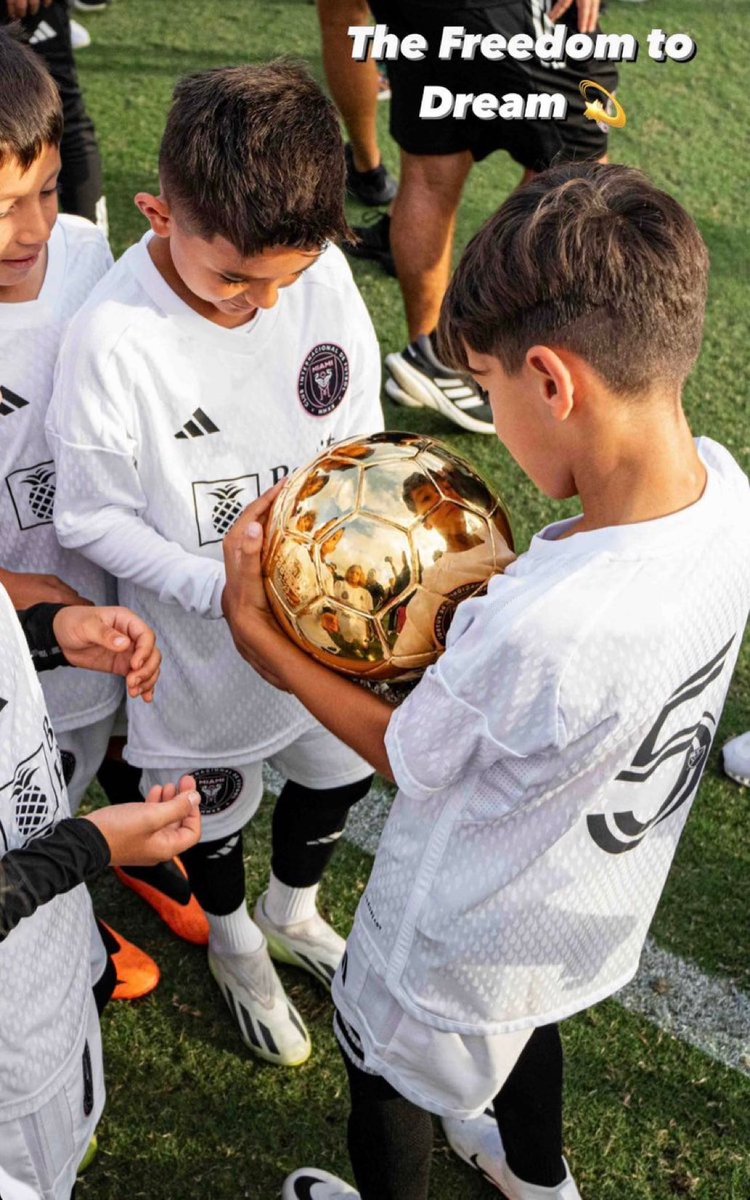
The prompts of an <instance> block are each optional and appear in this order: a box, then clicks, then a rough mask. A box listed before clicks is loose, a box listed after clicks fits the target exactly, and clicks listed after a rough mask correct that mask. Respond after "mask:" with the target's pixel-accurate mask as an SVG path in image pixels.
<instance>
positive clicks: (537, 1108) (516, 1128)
mask: <svg viewBox="0 0 750 1200" xmlns="http://www.w3.org/2000/svg"><path fill="white" fill-rule="evenodd" d="M562 1104H563V1052H562V1043H561V1041H560V1030H559V1029H558V1027H557V1025H541V1026H540V1027H539V1028H538V1029H535V1030H534V1032H533V1033H532V1035H531V1037H530V1038H529V1040H528V1042H527V1043H526V1045H525V1046H524V1048H523V1050H522V1052H521V1054H520V1056H519V1059H518V1062H517V1063H516V1065H515V1067H514V1068H513V1070H512V1071H511V1073H510V1075H509V1076H508V1078H507V1080H506V1081H505V1084H504V1086H503V1087H502V1088H501V1090H500V1091H499V1092H498V1094H497V1096H496V1097H495V1102H494V1109H495V1118H496V1120H497V1124H498V1128H499V1129H500V1136H501V1138H502V1139H503V1147H504V1149H505V1156H506V1158H507V1160H508V1166H509V1167H510V1169H511V1171H513V1173H514V1174H515V1175H517V1176H518V1178H519V1179H523V1180H524V1181H525V1182H526V1183H534V1184H536V1185H537V1187H555V1186H556V1185H557V1184H558V1183H562V1181H563V1179H564V1178H565V1164H564V1163H563V1158H562Z"/></svg>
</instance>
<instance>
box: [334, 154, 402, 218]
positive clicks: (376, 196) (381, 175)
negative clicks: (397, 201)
mask: <svg viewBox="0 0 750 1200" xmlns="http://www.w3.org/2000/svg"><path fill="white" fill-rule="evenodd" d="M345 155H346V190H347V192H348V193H349V195H350V196H354V197H355V198H356V199H357V200H359V201H361V203H362V204H369V205H371V206H372V207H375V208H377V207H378V205H383V204H390V202H391V200H392V199H393V198H394V196H395V195H396V192H397V191H398V184H397V182H396V180H395V179H394V178H393V176H392V175H391V173H390V172H389V171H387V170H386V168H385V167H384V166H383V164H382V162H381V163H380V164H379V165H378V166H377V167H374V168H373V170H372V171H358V170H357V168H356V167H355V165H354V152H353V151H352V148H351V146H350V145H349V143H348V142H347V144H346V147H345Z"/></svg>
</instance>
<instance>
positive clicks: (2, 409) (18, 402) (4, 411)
mask: <svg viewBox="0 0 750 1200" xmlns="http://www.w3.org/2000/svg"><path fill="white" fill-rule="evenodd" d="M28 404H29V402H28V400H24V398H23V396H18V395H16V393H15V392H12V391H11V390H10V388H7V387H2V386H0V417H10V416H11V415H12V414H13V413H14V412H18V410H19V408H28Z"/></svg>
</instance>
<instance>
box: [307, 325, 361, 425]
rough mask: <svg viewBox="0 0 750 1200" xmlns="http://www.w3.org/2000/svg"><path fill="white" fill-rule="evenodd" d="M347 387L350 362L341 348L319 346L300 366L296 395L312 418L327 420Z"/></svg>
mask: <svg viewBox="0 0 750 1200" xmlns="http://www.w3.org/2000/svg"><path fill="white" fill-rule="evenodd" d="M348 386H349V360H348V358H347V357H346V355H345V353H344V351H343V350H342V349H341V347H340V346H336V345H334V344H333V343H332V342H321V343H320V345H318V346H315V347H314V348H313V349H312V350H311V351H310V353H309V354H308V356H307V358H306V359H305V361H304V362H303V364H302V368H301V370H300V373H299V379H298V380H297V394H298V395H299V398H300V402H301V404H302V407H303V408H304V410H305V412H308V413H309V414H310V416H311V417H327V416H328V414H329V413H332V412H333V410H334V409H335V408H338V406H339V404H340V403H341V401H342V400H343V399H344V395H345V393H346V389H347V388H348Z"/></svg>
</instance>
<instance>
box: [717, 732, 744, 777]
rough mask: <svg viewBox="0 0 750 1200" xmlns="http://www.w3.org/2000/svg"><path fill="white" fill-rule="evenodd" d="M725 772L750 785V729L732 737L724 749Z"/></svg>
mask: <svg viewBox="0 0 750 1200" xmlns="http://www.w3.org/2000/svg"><path fill="white" fill-rule="evenodd" d="M721 753H722V756H723V759H724V772H725V774H726V775H728V776H729V778H730V779H733V780H734V781H735V783H740V784H742V785H743V786H744V787H750V731H748V732H747V733H741V734H739V736H738V737H733V738H730V739H729V741H728V742H727V743H726V744H725V746H724V749H723V750H722V752H721Z"/></svg>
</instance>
